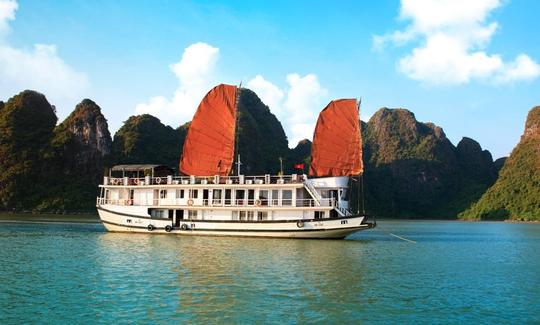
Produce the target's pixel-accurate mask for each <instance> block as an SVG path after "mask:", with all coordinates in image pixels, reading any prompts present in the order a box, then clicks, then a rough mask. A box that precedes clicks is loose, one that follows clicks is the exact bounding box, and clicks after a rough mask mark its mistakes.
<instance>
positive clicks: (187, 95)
mask: <svg viewBox="0 0 540 325" xmlns="http://www.w3.org/2000/svg"><path fill="white" fill-rule="evenodd" d="M218 58H219V49H218V48H215V47H212V46H210V45H208V44H206V43H201V42H199V43H195V44H192V45H190V46H188V47H187V48H186V49H185V50H184V53H183V54H182V58H181V59H180V61H179V62H178V63H175V64H172V65H171V66H170V68H171V70H172V71H173V72H174V74H175V75H176V77H177V78H178V82H179V86H178V89H177V90H176V91H175V92H174V94H173V96H172V98H171V99H168V98H166V97H164V96H157V97H153V98H150V99H149V100H148V102H146V103H140V104H138V105H137V106H136V107H135V112H136V114H144V113H148V114H152V115H154V116H156V117H158V118H159V119H161V121H162V122H164V123H166V124H169V125H172V126H174V127H176V126H178V125H180V124H181V123H183V122H186V121H189V120H191V118H192V117H193V114H194V113H195V110H196V109H197V107H198V105H199V103H200V101H201V99H202V98H203V97H204V95H205V94H206V93H207V92H208V91H209V90H210V88H212V86H214V79H215V76H214V73H215V72H214V70H215V66H216V62H217V60H218Z"/></svg>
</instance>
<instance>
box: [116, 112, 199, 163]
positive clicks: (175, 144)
mask: <svg viewBox="0 0 540 325" xmlns="http://www.w3.org/2000/svg"><path fill="white" fill-rule="evenodd" d="M188 127H189V123H186V124H184V125H182V126H181V127H179V128H178V129H176V130H175V129H173V128H172V127H170V126H167V125H164V124H163V123H161V121H160V120H159V119H158V118H156V117H154V116H152V115H148V114H144V115H137V116H131V117H130V118H129V119H128V120H127V121H125V122H124V125H122V127H121V128H120V129H119V130H118V131H117V132H116V134H115V135H114V140H113V143H112V152H111V157H110V162H109V164H108V165H109V166H112V165H117V164H163V165H166V166H169V167H171V168H173V169H175V170H178V162H179V158H180V155H181V154H182V146H183V145H184V139H185V137H186V134H187V128H188Z"/></svg>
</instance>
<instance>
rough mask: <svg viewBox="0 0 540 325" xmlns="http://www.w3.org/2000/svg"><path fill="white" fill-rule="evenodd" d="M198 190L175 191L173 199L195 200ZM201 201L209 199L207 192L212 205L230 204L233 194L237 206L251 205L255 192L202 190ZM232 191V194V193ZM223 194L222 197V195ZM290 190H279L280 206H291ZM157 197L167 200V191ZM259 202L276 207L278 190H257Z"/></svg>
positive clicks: (161, 191)
mask: <svg viewBox="0 0 540 325" xmlns="http://www.w3.org/2000/svg"><path fill="white" fill-rule="evenodd" d="M199 191H201V190H198V189H189V190H181V189H177V190H176V193H175V194H176V195H175V197H176V198H177V199H184V198H186V194H187V198H189V199H197V198H198V197H199ZM202 191H203V199H208V198H209V192H210V191H211V192H212V202H213V203H214V204H220V203H221V200H222V199H224V200H225V202H224V203H225V204H226V205H230V204H232V200H233V198H232V195H233V193H234V199H235V200H237V202H236V203H237V204H243V202H238V201H242V200H248V202H250V203H253V202H254V201H255V190H232V189H225V190H222V189H215V190H202ZM233 191H234V192H233ZM223 194H224V195H223ZM292 194H293V193H292V190H281V200H282V205H291V204H292ZM159 197H160V198H161V199H165V198H167V190H165V189H163V190H160V191H159ZM257 199H258V200H260V201H261V205H268V204H269V203H271V204H272V205H278V204H279V199H280V190H259V197H258V198H257Z"/></svg>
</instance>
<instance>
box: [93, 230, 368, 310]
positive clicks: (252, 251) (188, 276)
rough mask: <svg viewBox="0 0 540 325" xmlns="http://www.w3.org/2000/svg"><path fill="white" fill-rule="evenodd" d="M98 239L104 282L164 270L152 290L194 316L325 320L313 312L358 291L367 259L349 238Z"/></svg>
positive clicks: (143, 276)
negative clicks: (173, 298)
mask: <svg viewBox="0 0 540 325" xmlns="http://www.w3.org/2000/svg"><path fill="white" fill-rule="evenodd" d="M99 243H100V251H101V254H100V255H102V257H101V258H100V261H99V264H100V267H101V270H102V271H103V274H102V275H103V281H104V282H105V283H107V282H110V279H111V278H120V282H121V283H122V285H121V286H120V287H121V288H122V287H124V286H126V287H127V286H130V287H133V286H135V287H137V286H138V285H139V284H137V283H135V282H134V281H131V280H130V279H138V280H137V281H144V279H149V278H152V277H156V278H157V277H159V278H160V279H163V277H164V276H165V278H167V279H168V280H169V282H167V283H162V284H161V286H160V287H159V289H160V290H163V289H165V290H167V291H171V290H172V291H174V292H175V296H176V301H175V302H174V312H175V314H177V315H186V316H185V317H184V318H182V317H180V318H179V319H182V320H193V321H209V320H213V319H218V318H224V319H226V320H230V321H246V320H248V319H246V317H249V316H248V314H249V315H252V316H255V315H256V318H254V319H258V320H267V321H277V320H280V319H281V320H283V319H288V320H290V321H313V320H321V319H324V318H325V315H324V313H322V312H321V311H320V310H328V308H339V306H340V304H342V303H343V302H344V301H348V302H350V301H351V300H353V299H355V297H357V296H358V295H361V285H360V284H361V281H362V277H363V273H364V272H365V271H366V269H367V268H366V265H367V262H368V261H367V260H366V252H367V250H366V249H365V248H364V247H363V246H365V243H362V242H354V241H317V240H280V239H262V240H261V239H250V238H222V237H175V236H153V235H133V234H114V233H105V234H102V235H100V236H99ZM116 272H121V273H122V275H120V276H119V275H118V274H116ZM111 273H112V274H111ZM149 285H150V288H148V286H149ZM145 286H146V288H145V291H146V292H148V291H149V290H151V288H152V285H151V284H149V283H146V284H145ZM124 288H125V287H124ZM156 289H158V288H156ZM154 293H155V294H156V295H161V294H160V292H154ZM147 298H148V299H150V300H153V298H152V297H147ZM168 299H171V297H170V296H169V297H168ZM171 304H172V301H170V300H169V301H168V302H167V303H165V304H164V306H171ZM239 311H243V312H245V313H247V314H246V315H242V313H239ZM147 315H148V316H149V314H147ZM187 315H189V316H187Z"/></svg>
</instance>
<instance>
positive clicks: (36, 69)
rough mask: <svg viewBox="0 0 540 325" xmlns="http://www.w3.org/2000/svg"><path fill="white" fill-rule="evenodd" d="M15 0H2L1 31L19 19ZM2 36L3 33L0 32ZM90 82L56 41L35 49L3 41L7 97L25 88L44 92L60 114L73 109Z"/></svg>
mask: <svg viewBox="0 0 540 325" xmlns="http://www.w3.org/2000/svg"><path fill="white" fill-rule="evenodd" d="M17 8H18V4H17V2H15V1H9V0H8V1H5V0H4V1H2V0H0V34H1V33H2V32H7V31H8V30H9V25H8V24H7V22H8V20H14V19H15V10H16V9H17ZM0 36H1V35H0ZM88 86H89V82H88V79H87V77H86V75H85V74H83V73H81V72H78V71H76V70H75V69H73V68H72V67H71V66H69V65H68V64H67V63H65V62H64V61H63V60H62V58H61V57H60V56H59V55H58V50H57V48H56V46H55V45H48V44H35V45H34V46H33V48H31V49H21V48H16V47H13V46H11V45H10V44H9V42H7V41H2V42H0V98H3V99H7V98H9V97H11V96H13V95H15V94H17V93H19V92H20V91H21V90H24V89H33V90H37V91H39V92H42V93H44V94H45V95H46V96H47V99H48V100H49V101H50V102H51V104H54V105H56V106H57V108H58V109H59V114H60V115H67V113H68V112H70V111H71V110H73V108H74V107H75V104H76V103H77V101H79V100H80V99H81V97H82V96H83V94H84V92H85V91H86V89H87V88H88Z"/></svg>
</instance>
